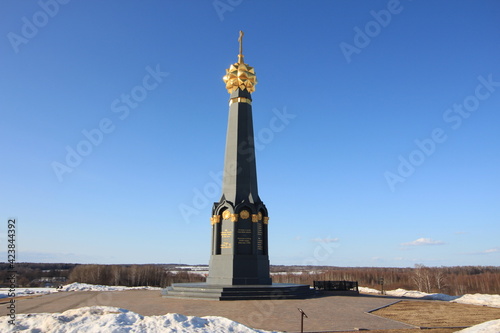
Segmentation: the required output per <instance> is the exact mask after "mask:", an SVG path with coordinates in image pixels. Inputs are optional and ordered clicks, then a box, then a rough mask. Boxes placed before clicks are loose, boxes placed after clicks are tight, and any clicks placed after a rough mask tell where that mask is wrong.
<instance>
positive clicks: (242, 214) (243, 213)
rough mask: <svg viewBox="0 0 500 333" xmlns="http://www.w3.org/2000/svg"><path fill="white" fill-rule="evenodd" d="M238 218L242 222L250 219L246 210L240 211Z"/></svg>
mask: <svg viewBox="0 0 500 333" xmlns="http://www.w3.org/2000/svg"><path fill="white" fill-rule="evenodd" d="M240 217H241V218H242V219H243V220H246V219H247V218H249V217H250V213H249V212H248V210H242V211H241V212H240Z"/></svg>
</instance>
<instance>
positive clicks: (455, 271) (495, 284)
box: [0, 263, 500, 295]
mask: <svg viewBox="0 0 500 333" xmlns="http://www.w3.org/2000/svg"><path fill="white" fill-rule="evenodd" d="M190 267H207V268H208V265H188V264H175V263H169V264H124V265H104V264H75V263H16V272H17V284H18V287H20V288H21V287H47V286H50V287H54V286H57V285H59V284H68V283H72V282H81V283H90V284H102V285H121V286H131V287H133V286H156V287H166V286H168V285H170V284H172V283H182V282H202V281H205V278H206V276H205V275H204V273H203V272H200V271H194V270H193V271H192V270H191V268H190ZM8 271H9V265H8V264H6V263H5V264H0V287H3V288H5V287H6V286H7V285H8ZM277 273H279V274H277ZM271 274H272V279H273V282H281V283H301V284H309V285H313V281H358V283H359V285H360V286H363V287H370V288H375V289H379V290H381V289H382V287H383V289H384V290H393V289H397V288H403V289H407V290H419V291H423V292H427V293H436V292H439V293H444V294H449V295H463V294H472V293H481V294H500V266H450V267H448V266H442V267H427V266H424V265H415V267H338V266H299V265H290V266H287V265H272V266H271ZM381 282H383V285H382V284H381Z"/></svg>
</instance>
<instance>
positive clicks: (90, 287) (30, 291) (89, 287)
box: [0, 282, 161, 298]
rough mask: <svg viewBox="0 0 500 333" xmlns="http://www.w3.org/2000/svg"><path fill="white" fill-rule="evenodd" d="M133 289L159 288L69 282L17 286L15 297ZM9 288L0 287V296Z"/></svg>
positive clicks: (3, 295) (4, 295)
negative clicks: (63, 292)
mask: <svg viewBox="0 0 500 333" xmlns="http://www.w3.org/2000/svg"><path fill="white" fill-rule="evenodd" d="M134 289H142V290H144V289H146V290H161V288H158V287H123V286H101V285H97V284H87V283H77V282H75V283H71V284H68V285H65V286H63V287H62V288H61V289H56V288H18V289H16V297H20V296H28V295H43V294H51V293H56V292H58V291H123V290H134ZM8 293H9V289H7V288H0V298H6V297H8Z"/></svg>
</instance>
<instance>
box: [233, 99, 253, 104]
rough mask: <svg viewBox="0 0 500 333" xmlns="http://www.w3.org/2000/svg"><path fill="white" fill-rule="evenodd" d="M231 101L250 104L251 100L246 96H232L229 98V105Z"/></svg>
mask: <svg viewBox="0 0 500 333" xmlns="http://www.w3.org/2000/svg"><path fill="white" fill-rule="evenodd" d="M233 103H247V104H250V105H252V100H251V99H250V98H246V97H234V98H231V99H230V100H229V105H231V104H233Z"/></svg>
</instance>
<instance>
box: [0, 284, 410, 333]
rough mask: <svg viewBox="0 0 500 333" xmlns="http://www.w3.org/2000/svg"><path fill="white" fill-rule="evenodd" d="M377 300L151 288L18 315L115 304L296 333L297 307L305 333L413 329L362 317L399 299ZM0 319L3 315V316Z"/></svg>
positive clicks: (28, 307) (87, 295)
mask: <svg viewBox="0 0 500 333" xmlns="http://www.w3.org/2000/svg"><path fill="white" fill-rule="evenodd" d="M398 300H399V299H398V298H392V297H391V298H390V297H377V296H368V295H360V296H325V297H316V298H311V299H298V300H264V301H227V302H219V301H210V300H191V299H165V298H162V297H161V295H160V293H159V292H158V291H155V290H130V291H113V292H98V291H82V292H60V293H55V294H49V295H44V296H38V297H33V298H29V299H22V300H19V301H18V302H17V309H18V313H40V312H63V311H65V310H68V309H74V308H79V307H84V306H92V305H105V306H116V307H120V308H124V309H128V310H130V311H134V312H136V313H139V314H141V315H147V316H151V315H163V314H166V313H180V314H183V315H190V316H200V317H201V316H222V317H226V318H229V319H231V320H235V321H237V322H240V323H242V324H245V325H247V326H250V327H253V328H260V329H265V330H275V331H288V332H296V331H300V313H299V311H298V310H297V308H301V309H303V310H304V312H306V313H307V315H308V316H309V318H307V319H305V321H304V331H309V332H311V331H316V332H317V331H335V330H352V329H354V328H367V329H405V328H413V326H410V325H406V324H404V323H400V322H396V321H393V320H390V319H385V318H381V317H378V316H375V315H372V314H369V313H367V312H368V311H370V310H373V309H376V308H379V307H383V306H386V305H389V304H392V303H394V302H396V301H398ZM2 315H5V314H4V313H2Z"/></svg>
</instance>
